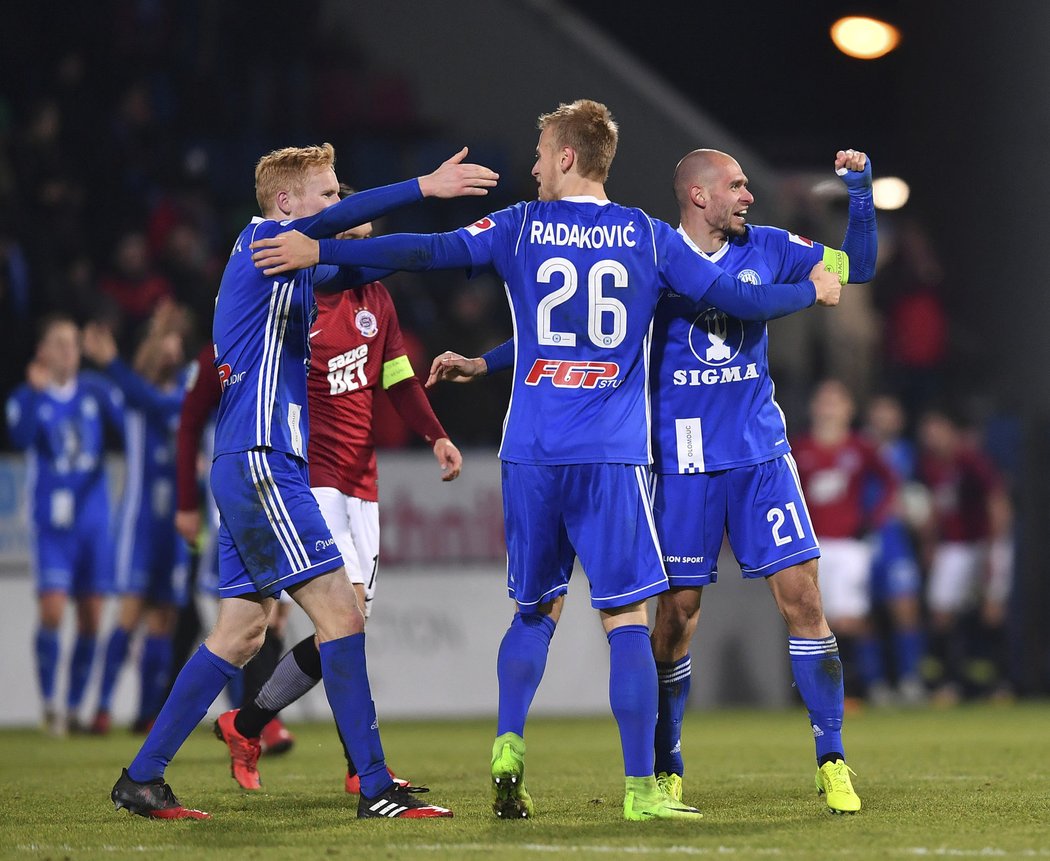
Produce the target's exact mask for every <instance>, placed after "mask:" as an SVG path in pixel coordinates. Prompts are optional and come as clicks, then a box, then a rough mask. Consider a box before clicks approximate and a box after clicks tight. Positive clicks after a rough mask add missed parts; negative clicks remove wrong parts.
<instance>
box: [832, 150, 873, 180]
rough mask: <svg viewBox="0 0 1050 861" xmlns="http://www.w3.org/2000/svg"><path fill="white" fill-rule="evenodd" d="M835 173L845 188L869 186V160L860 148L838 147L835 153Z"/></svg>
mask: <svg viewBox="0 0 1050 861" xmlns="http://www.w3.org/2000/svg"><path fill="white" fill-rule="evenodd" d="M835 173H837V174H838V175H839V176H840V177H842V181H843V182H844V183H846V187H847V188H850V189H863V188H871V160H870V159H869V158H868V154H867V153H864V152H861V151H860V150H856V149H840V150H839V151H838V152H837V153H835Z"/></svg>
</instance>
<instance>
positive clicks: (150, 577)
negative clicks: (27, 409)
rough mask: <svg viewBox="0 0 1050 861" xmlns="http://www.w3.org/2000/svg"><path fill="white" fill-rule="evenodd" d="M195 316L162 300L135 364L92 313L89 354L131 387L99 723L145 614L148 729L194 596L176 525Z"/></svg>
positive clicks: (126, 389) (138, 725)
mask: <svg viewBox="0 0 1050 861" xmlns="http://www.w3.org/2000/svg"><path fill="white" fill-rule="evenodd" d="M186 329H187V320H186V318H185V314H184V313H183V311H182V309H180V308H179V307H178V306H176V305H173V304H172V303H170V302H168V303H164V304H162V305H161V306H160V307H159V308H158V309H157V310H156V311H155V312H154V313H153V316H152V317H151V318H150V321H149V326H148V329H147V332H146V335H145V338H144V339H143V340H142V343H141V344H140V345H139V347H138V350H137V351H136V354H135V361H134V370H132V368H129V367H128V366H127V365H126V364H125V363H124V362H123V361H121V359H120V357H119V355H118V352H117V342H116V340H115V339H114V337H113V334H112V333H111V332H110V331H109V329H107V328H105V327H104V326H103V325H101V324H99V323H89V324H88V325H87V326H86V327H85V329H84V355H85V356H86V357H87V358H88V359H90V360H91V361H92V362H94V363H95V364H96V365H98V366H99V368H100V369H101V370H102V372H103V373H104V374H105V375H106V376H107V377H109V378H110V379H111V380H112V381H113V382H114V384H116V385H117V386H118V387H119V388H120V390H121V392H122V393H123V395H124V400H125V403H126V404H127V409H126V412H125V432H124V451H125V461H126V475H125V482H124V499H123V502H122V509H123V510H122V513H121V518H120V527H119V534H118V540H117V567H116V570H117V579H116V591H117V593H118V594H119V595H120V605H119V610H118V616H117V624H116V626H115V627H114V629H113V631H112V632H111V633H110V636H109V641H108V643H107V644H106V650H105V658H104V661H103V665H102V682H101V688H100V691H99V702H98V710H97V711H96V714H95V720H94V722H93V723H92V725H91V730H92V732H94V733H97V734H100V735H104V734H105V733H108V732H109V729H110V708H111V705H112V700H113V690H114V688H115V687H116V684H117V677H118V675H119V673H120V669H121V667H122V666H123V665H124V661H125V659H126V658H127V655H128V647H129V644H130V640H131V637H132V635H133V634H134V633H135V631H136V629H137V628H138V627H139V626H140V625H142V624H144V626H145V629H146V635H145V640H144V642H143V645H142V655H141V657H140V659H139V660H140V665H139V670H140V672H139V681H140V685H139V710H138V715H137V717H136V718H135V722H134V724H133V729H135V730H136V731H139V732H145V731H147V730H148V729H149V726H150V725H151V724H152V722H153V720H154V719H155V718H156V716H157V712H159V711H160V706H161V704H162V703H163V702H164V694H165V693H166V691H167V685H168V680H169V678H170V674H171V658H172V651H171V638H172V634H173V633H174V630H175V619H176V615H177V613H178V608H179V607H180V606H181V605H182V604H183V603H184V601H185V599H186V564H187V560H188V554H187V553H186V547H185V545H184V544H183V542H182V540H181V539H180V538H179V535H178V533H177V532H176V531H175V524H174V521H173V515H174V507H175V505H174V503H175V445H174V443H175V439H174V435H175V425H176V422H178V418H179V410H180V408H181V406H182V397H183V392H184V380H183V379H182V370H183V363H184V361H185V355H184V351H183V338H184V337H185V334H186Z"/></svg>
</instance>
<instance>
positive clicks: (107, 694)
mask: <svg viewBox="0 0 1050 861" xmlns="http://www.w3.org/2000/svg"><path fill="white" fill-rule="evenodd" d="M130 638H131V635H130V634H129V633H128V632H127V631H125V630H124V629H123V628H120V627H117V628H114V629H113V633H112V634H110V635H109V642H107V643H106V654H105V657H104V659H103V664H102V684H101V686H100V687H99V692H98V707H99V710H100V711H107V712H108V711H109V709H110V705H111V704H112V702H113V689H114V688H115V687H116V686H117V677H118V676H119V675H120V668H121V667H123V666H124V659H125V658H127V656H128V641H129V640H130Z"/></svg>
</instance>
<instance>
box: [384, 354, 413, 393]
mask: <svg viewBox="0 0 1050 861" xmlns="http://www.w3.org/2000/svg"><path fill="white" fill-rule="evenodd" d="M414 376H415V371H413V370H412V363H411V362H410V361H409V360H408V356H398V357H397V358H396V359H391V360H390V361H389V362H384V363H383V388H384V389H389V388H390V387H391V386H396V385H397V384H398V383H400V382H403V381H404V380H407V379H408V378H409V377H414Z"/></svg>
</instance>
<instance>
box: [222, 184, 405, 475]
mask: <svg viewBox="0 0 1050 861" xmlns="http://www.w3.org/2000/svg"><path fill="white" fill-rule="evenodd" d="M419 199H421V193H420V189H419V183H418V182H417V181H416V180H414V179H412V180H407V181H406V182H401V183H395V184H394V185H388V186H382V187H380V188H374V189H369V190H367V191H362V192H359V193H358V194H355V195H353V196H351V197H348V198H346V199H345V200H343V201H340V202H339V203H337V204H335V205H334V206H329V207H327V208H326V209H322V210H321V211H320V212H318V213H316V214H314V215H311V216H307V217H304V218H299V219H295V220H290V221H274V220H272V219H264V218H259V217H256V218H253V219H252V221H251V223H250V224H249V225H248V226H247V227H245V228H244V230H242V231H241V234H240V236H238V237H237V241H236V242H235V243H234V245H233V250H232V251H231V252H230V259H229V262H228V263H227V264H226V269H225V270H224V271H223V273H222V280H221V281H220V282H219V293H218V296H216V298H215V319H214V321H213V323H212V341H213V342H214V344H215V367H216V368H217V369H218V371H219V381H220V383H221V385H222V396H221V398H220V400H219V411H218V414H217V416H216V423H215V452H214V454H215V455H220V454H230V453H233V452H240V451H250V450H251V449H253V448H270V449H273V450H275V451H281V452H285V453H287V454H291V455H295V456H296V457H300V458H302V459H303V460H305V459H306V443H307V438H308V434H309V428H308V425H307V412H306V372H307V371H308V370H309V367H310V341H309V336H308V332H309V330H310V324H311V323H312V322H313V319H314V317H315V316H316V314H317V306H316V305H315V304H314V287H315V286H316V285H320V284H321V283H323V282H325V281H328V280H334V279H336V278H340V277H343V275H344V273H340V271H339V270H338V269H337V268H336V267H332V266H315V267H312V268H310V269H301V270H299V271H297V272H291V273H286V274H284V275H278V276H274V277H270V276H267V275H263V273H262V270H261V269H256V268H255V266H254V264H253V263H252V251H251V248H250V247H249V246H250V245H251V243H252V242H254V241H256V240H258V239H268V238H270V237H273V236H276V235H277V234H279V233H284V232H285V231H288V230H299V231H301V232H302V233H304V234H306V235H307V236H311V237H313V238H318V237H323V236H334V235H336V234H337V233H339V232H340V231H343V230H347V229H348V228H350V227H353V226H354V225H357V224H363V223H364V222H366V221H371V220H372V219H373V218H378V217H379V216H381V215H383V214H385V213H386V212H389V211H390V210H392V209H396V208H398V207H400V206H404V205H406V204H408V203H412V202H414V201H416V200H419ZM358 276H359V278H358V279H357V280H355V279H354V278H349V279H345V283H344V285H343V286H344V288H345V287H349V286H352V285H353V284H354V283H365V281H362V280H360V277H366V276H361V275H360V273H358Z"/></svg>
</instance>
